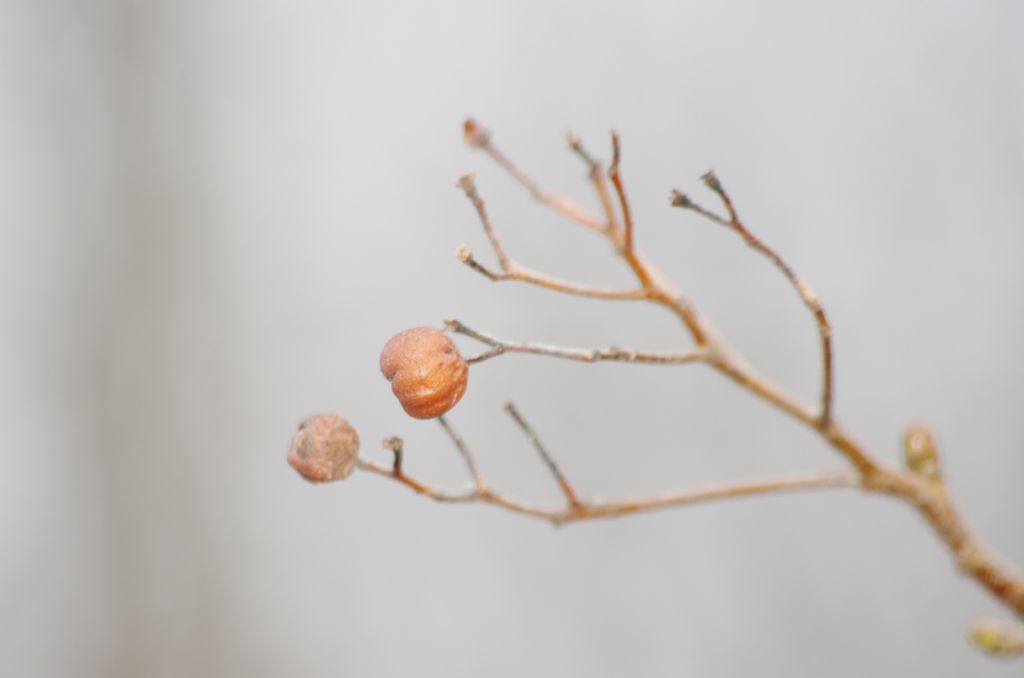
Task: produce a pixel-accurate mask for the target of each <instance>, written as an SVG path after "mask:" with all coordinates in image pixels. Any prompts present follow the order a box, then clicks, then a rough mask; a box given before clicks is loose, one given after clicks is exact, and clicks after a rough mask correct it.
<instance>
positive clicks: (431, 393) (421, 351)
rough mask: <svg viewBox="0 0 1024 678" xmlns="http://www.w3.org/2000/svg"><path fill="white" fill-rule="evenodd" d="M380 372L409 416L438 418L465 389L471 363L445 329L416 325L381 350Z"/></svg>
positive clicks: (452, 404) (394, 337)
mask: <svg viewBox="0 0 1024 678" xmlns="http://www.w3.org/2000/svg"><path fill="white" fill-rule="evenodd" d="M380 371H381V372H383V373H384V376H385V377H386V378H387V380H388V381H390V382H391V390H392V391H393V392H394V394H395V396H396V397H397V398H398V402H400V403H402V408H403V409H405V411H406V413H407V414H409V416H412V417H416V418H417V419H431V418H433V417H439V416H441V415H442V414H444V413H445V412H447V411H448V410H450V409H452V408H453V407H455V403H457V402H459V398H461V397H462V394H463V393H465V392H466V382H467V380H468V378H469V364H468V363H467V362H466V361H465V360H463V358H462V355H460V354H459V349H458V347H457V346H455V343H454V342H453V341H452V340H451V339H449V338H448V335H446V334H445V333H444V332H441V331H440V330H435V329H434V328H432V327H414V328H412V329H410V330H404V331H402V332H399V333H398V334H396V335H395V336H393V337H391V339H389V340H388V343H387V344H385V345H384V350H382V351H381V352H380Z"/></svg>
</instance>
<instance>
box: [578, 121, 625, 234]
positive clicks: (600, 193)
mask: <svg viewBox="0 0 1024 678" xmlns="http://www.w3.org/2000/svg"><path fill="white" fill-rule="evenodd" d="M566 140H567V142H568V143H569V148H571V149H572V150H573V152H574V153H576V155H578V156H579V157H580V158H581V159H582V160H583V162H584V163H586V165H587V176H588V178H589V179H590V183H591V184H593V185H594V192H595V193H597V199H598V200H599V201H600V202H601V211H602V212H604V219H605V231H606V232H607V234H608V236H609V237H610V238H612V239H613V241H614V242H615V243H616V244H617V245H619V246H621V243H620V242H619V241H620V240H621V238H622V234H621V233H620V232H619V218H618V216H617V215H616V214H615V205H614V204H613V203H612V196H611V193H610V192H609V191H608V182H607V180H606V177H605V175H604V171H603V170H602V169H601V163H600V162H598V160H597V159H596V158H594V156H592V155H591V154H590V153H588V152H587V150H586V149H585V148H584V147H583V142H582V141H580V138H579V137H578V136H576V135H575V134H573V133H572V132H569V133H568V134H567V135H566Z"/></svg>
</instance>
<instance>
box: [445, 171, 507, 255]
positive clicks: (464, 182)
mask: <svg viewBox="0 0 1024 678" xmlns="http://www.w3.org/2000/svg"><path fill="white" fill-rule="evenodd" d="M457 186H458V187H459V188H461V189H462V190H463V191H464V192H465V193H466V197H467V198H469V200H470V202H472V203H473V207H475V208H476V213H477V215H479V217H480V223H481V224H482V225H483V227H484V233H486V234H487V239H488V240H490V241H491V247H493V248H494V253H495V254H496V255H497V256H498V261H499V262H500V263H501V270H502V271H505V272H506V273H508V271H509V269H510V268H511V266H512V262H511V261H510V260H509V258H508V255H507V254H505V248H504V247H502V246H501V241H500V240H498V234H497V233H495V232H494V227H493V226H491V218H490V217H489V216H487V208H486V207H485V206H484V199H483V198H481V197H480V193H479V192H478V191H477V190H476V181H475V180H474V178H473V175H472V174H465V175H463V176H462V177H460V178H459V181H458V184H457Z"/></svg>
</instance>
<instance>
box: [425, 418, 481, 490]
mask: <svg viewBox="0 0 1024 678" xmlns="http://www.w3.org/2000/svg"><path fill="white" fill-rule="evenodd" d="M437 421H438V423H439V424H441V428H443V429H444V432H445V433H447V434H448V437H449V438H451V440H452V443H453V444H454V445H455V449H456V450H458V452H459V456H460V457H462V461H464V462H465V463H466V468H467V469H468V470H469V475H470V477H472V478H473V484H474V486H476V489H477V492H483V491H484V490H485V489H486V487H487V484H486V483H485V482H484V478H483V476H482V475H480V469H479V468H477V465H476V460H475V459H473V454H472V453H471V452H470V451H469V446H468V445H466V441H464V440H463V439H462V436H460V435H459V434H458V433H456V432H455V429H453V428H452V427H451V424H449V423H448V420H447V419H445V418H444V417H438V418H437Z"/></svg>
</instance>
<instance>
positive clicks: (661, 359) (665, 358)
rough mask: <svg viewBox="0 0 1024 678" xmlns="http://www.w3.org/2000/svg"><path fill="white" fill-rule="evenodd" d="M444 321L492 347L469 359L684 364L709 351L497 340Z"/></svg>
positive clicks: (451, 328) (704, 357) (701, 358)
mask: <svg viewBox="0 0 1024 678" xmlns="http://www.w3.org/2000/svg"><path fill="white" fill-rule="evenodd" d="M444 324H445V329H446V330H448V331H449V332H456V333H458V334H463V335H465V336H467V337H471V338H473V339H476V340H477V341H479V342H481V343H484V344H487V345H488V346H491V347H492V350H490V351H487V352H485V353H483V354H481V355H479V356H475V357H473V358H469V362H483V361H484V360H487V359H489V358H494V357H497V356H499V355H502V354H504V353H536V354H538V355H546V356H551V357H552V358H562V359H563V360H574V361H577V362H584V363H596V362H626V363H642V364H653V365H685V364H687V363H694V362H701V361H705V360H707V359H708V358H709V356H710V353H709V352H708V351H707V350H705V349H694V350H692V351H688V352H686V353H654V352H649V351H638V350H635V349H624V348H618V347H615V346H609V347H607V348H568V347H564V346H552V345H550V344H537V343H520V342H514V341H508V340H505V339H499V338H497V337H494V336H491V335H489V334H486V333H484V332H480V331H479V330H474V329H473V328H471V327H468V326H466V325H464V324H463V323H462V322H460V321H458V320H455V319H449V320H446V321H445V323H444Z"/></svg>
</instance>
